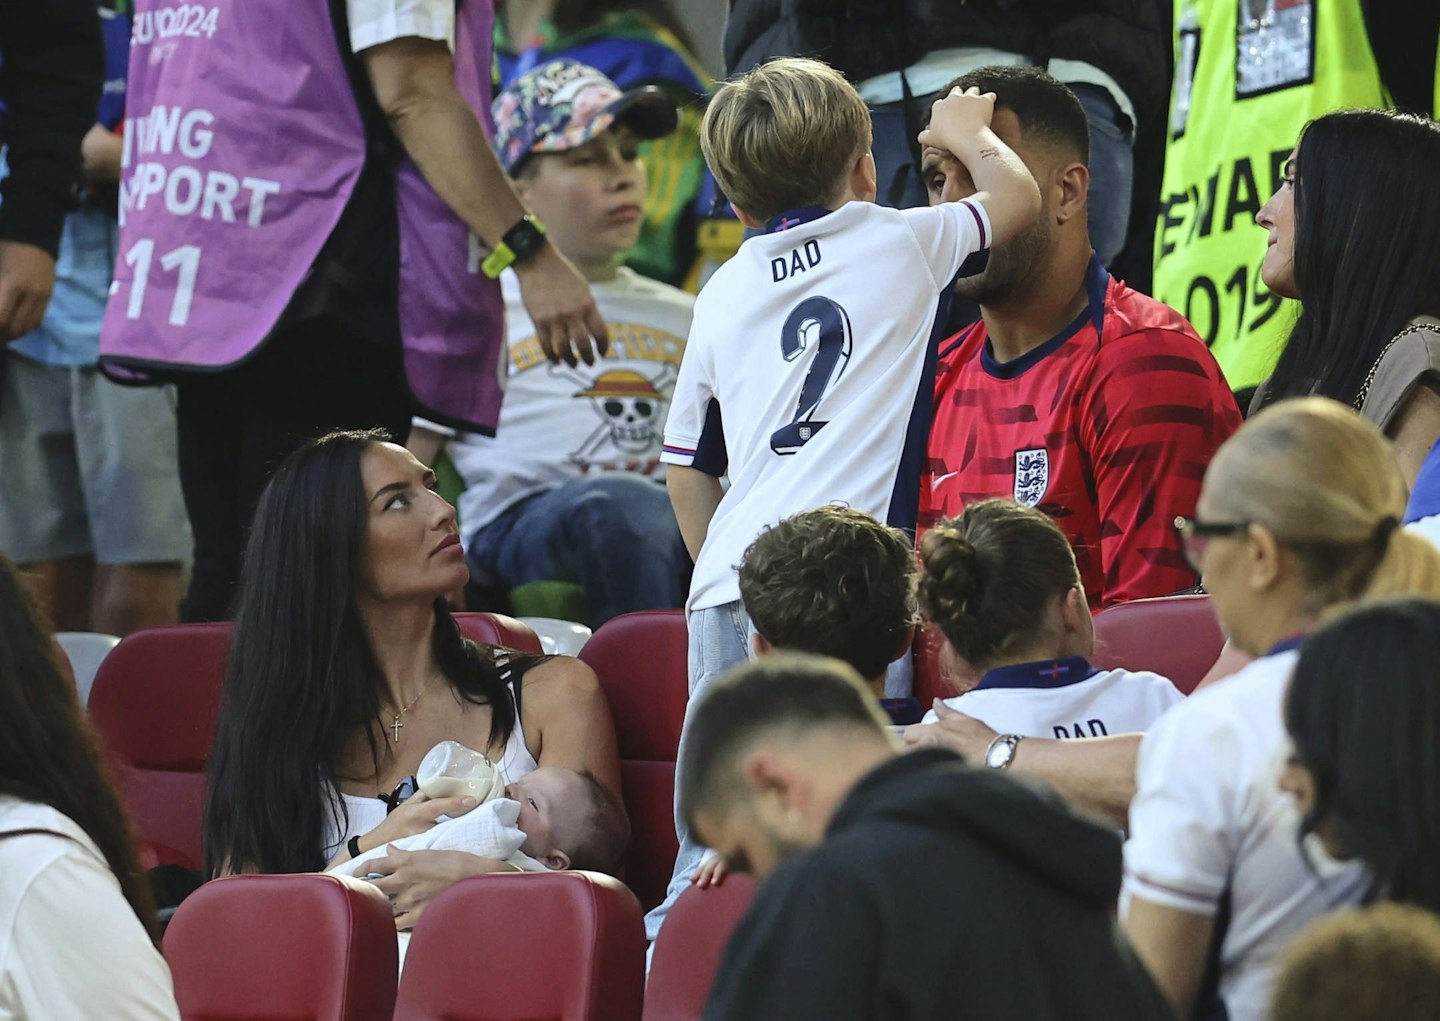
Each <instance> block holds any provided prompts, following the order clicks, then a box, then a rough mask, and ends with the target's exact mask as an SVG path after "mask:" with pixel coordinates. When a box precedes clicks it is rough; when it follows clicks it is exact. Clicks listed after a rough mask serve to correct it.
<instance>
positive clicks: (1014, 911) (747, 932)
mask: <svg viewBox="0 0 1440 1021" xmlns="http://www.w3.org/2000/svg"><path fill="white" fill-rule="evenodd" d="M1119 889H1120V840H1119V837H1118V835H1117V834H1116V833H1115V832H1114V831H1113V830H1109V829H1106V828H1105V827H1103V826H1100V825H1097V824H1095V823H1091V822H1087V821H1085V820H1083V819H1081V818H1080V817H1079V816H1077V815H1075V814H1074V813H1072V812H1071V811H1069V810H1068V809H1067V808H1066V807H1065V806H1064V805H1063V804H1062V803H1061V802H1060V801H1059V799H1058V798H1056V797H1055V796H1054V795H1053V794H1050V793H1048V792H1046V791H1043V790H1041V789H1040V788H1039V787H1037V786H1033V785H1031V784H1028V783H1025V782H1022V781H1018V780H1016V779H1014V778H1012V777H1010V776H1008V775H1005V774H1002V773H998V772H995V771H993V770H986V769H974V768H971V767H969V766H966V765H964V764H962V763H961V762H960V760H959V759H958V758H956V757H955V756H953V755H951V754H950V753H948V752H944V751H937V750H928V751H922V752H916V753H914V754H911V755H904V756H900V757H898V758H895V759H893V760H891V761H888V762H886V763H884V764H883V765H881V766H879V767H878V768H876V769H874V770H873V771H871V772H870V773H869V774H867V775H866V776H865V777H863V778H862V779H861V780H860V782H859V783H858V784H856V786H855V788H854V790H852V791H851V792H850V794H849V795H848V796H847V797H846V799H845V800H844V802H843V803H842V804H841V805H840V808H839V809H838V810H837V811H836V813H835V817H834V818H833V819H832V820H831V821H830V827H829V830H828V832H827V834H826V837H825V840H824V841H823V842H822V843H821V844H820V845H818V846H817V847H814V848H811V849H810V850H808V851H804V852H802V853H800V854H797V855H795V856H794V857H793V858H791V859H790V860H789V861H787V862H785V864H784V865H782V866H781V867H780V868H779V869H777V870H776V871H775V873H774V874H773V875H772V876H771V877H770V878H769V879H768V880H767V881H766V882H765V883H764V885H762V886H761V887H760V889H759V891H758V892H757V893H756V895H755V900H754V902H753V904H752V905H751V908H750V911H749V913H748V914H747V915H746V916H745V918H744V920H743V921H742V922H741V923H740V926H739V927H738V928H737V930H736V932H735V936H734V938H733V939H732V940H731V941H730V944H729V946H728V947H727V948H726V951H725V955H724V957H723V959H722V961H721V965H720V970H719V972H718V974H717V976H716V980H715V985H714V987H713V989H712V991H711V997H710V1002H709V1004H708V1005H707V1006H706V1010H705V1018H706V1021H764V1019H776V1021H780V1019H784V1021H804V1019H810V1018H813V1019H816V1021H820V1019H824V1021H841V1019H846V1018H856V1019H859V1018H866V1019H875V1021H882V1019H883V1021H890V1019H896V1021H899V1019H911V1018H914V1019H929V1018H934V1019H939V1018H946V1019H967V1018H974V1019H984V1021H1010V1019H1014V1021H1047V1019H1055V1021H1060V1019H1064V1021H1086V1019H1090V1018H1094V1019H1097V1021H1098V1019H1102V1018H1103V1019H1105V1021H1125V1019H1135V1021H1149V1019H1152V1018H1153V1019H1157V1021H1158V1019H1165V1018H1170V1017H1171V1014H1170V1012H1169V1010H1168V1008H1167V1007H1166V1006H1165V1004H1164V1001H1163V1000H1162V999H1161V997H1160V994H1159V992H1158V991H1157V990H1156V989H1155V987H1154V985H1153V984H1152V983H1151V982H1150V980H1149V978H1148V977H1147V976H1146V974H1145V972H1144V970H1143V968H1142V966H1141V964H1140V963H1139V961H1138V960H1137V959H1136V958H1135V955H1134V953H1133V952H1132V951H1131V950H1130V948H1129V946H1128V945H1127V944H1126V943H1125V941H1124V938H1123V937H1122V936H1121V935H1120V933H1119V930H1118V929H1117V927H1116V925H1115V922H1114V918H1113V911H1114V908H1115V901H1116V896H1117V895H1118V893H1119Z"/></svg>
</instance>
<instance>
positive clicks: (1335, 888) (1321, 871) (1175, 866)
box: [1121, 648, 1367, 1021]
mask: <svg viewBox="0 0 1440 1021" xmlns="http://www.w3.org/2000/svg"><path fill="white" fill-rule="evenodd" d="M1298 658H1299V653H1298V652H1296V651H1295V650H1294V649H1293V648H1290V649H1286V650H1284V651H1276V652H1273V653H1272V654H1270V655H1268V656H1264V657H1262V658H1260V659H1257V660H1255V662H1253V663H1251V664H1250V665H1249V666H1247V667H1245V668H1244V669H1243V670H1241V671H1239V672H1238V673H1236V674H1233V675H1231V676H1230V677H1227V678H1225V679H1224V680H1221V681H1217V682H1216V683H1215V684H1212V685H1209V686H1207V687H1205V688H1203V689H1201V690H1200V691H1197V692H1196V693H1195V694H1193V695H1191V696H1190V697H1189V698H1188V699H1186V700H1185V702H1184V703H1183V704H1181V705H1179V706H1176V707H1175V709H1174V710H1173V711H1172V712H1169V713H1167V714H1166V715H1165V716H1164V718H1163V719H1161V720H1160V721H1159V722H1158V723H1156V725H1155V726H1154V727H1153V728H1152V729H1151V730H1150V732H1149V733H1147V734H1146V735H1145V738H1144V740H1143V741H1142V742H1141V744H1140V757H1139V760H1138V762H1137V764H1136V770H1135V776H1136V785H1137V790H1136V793H1135V800H1134V801H1132V802H1131V803H1130V839H1129V840H1127V841H1126V843H1125V882H1124V886H1123V887H1122V890H1121V913H1122V915H1123V914H1124V913H1125V911H1126V909H1127V906H1128V903H1129V901H1130V900H1131V898H1134V897H1139V898H1141V899H1142V900H1146V901H1150V902H1151V903H1153V904H1158V905H1160V906H1162V907H1168V908H1174V909H1175V910H1177V911H1187V912H1190V913H1191V914H1197V915H1214V914H1216V912H1217V911H1218V910H1219V906H1220V904H1221V901H1222V900H1224V899H1226V898H1228V900H1229V903H1230V919H1229V924H1228V925H1227V926H1226V928H1225V932H1224V935H1223V939H1222V941H1221V943H1220V990H1219V991H1220V997H1221V999H1223V1000H1224V1002H1225V1008H1226V1011H1227V1012H1228V1015H1229V1017H1230V1019H1231V1021H1262V1019H1264V1018H1266V1017H1267V1016H1268V1007H1269V1000H1270V985H1271V981H1272V978H1273V975H1272V971H1273V966H1274V959H1275V955H1276V954H1277V953H1278V952H1279V951H1280V950H1281V949H1282V948H1283V947H1284V946H1285V944H1286V943H1288V942H1289V941H1290V939H1291V938H1292V937H1293V936H1294V935H1295V934H1296V933H1298V932H1299V931H1300V930H1301V929H1303V928H1305V925H1306V923H1308V922H1310V921H1311V920H1312V919H1314V918H1316V917H1317V916H1319V915H1322V914H1325V913H1326V912H1329V911H1334V910H1335V909H1336V908H1339V907H1343V906H1345V905H1347V904H1354V903H1358V902H1359V900H1360V898H1361V896H1362V894H1363V893H1364V891H1365V888H1366V886H1367V876H1366V871H1365V869H1364V868H1363V867H1362V866H1360V865H1356V864H1339V863H1336V862H1334V861H1332V860H1330V859H1328V858H1326V857H1325V856H1324V854H1323V852H1322V851H1321V850H1320V849H1319V844H1318V841H1310V842H1309V843H1308V844H1307V853H1308V856H1309V858H1310V862H1307V861H1306V860H1305V857H1304V856H1302V854H1301V851H1300V845H1299V833H1300V812H1299V810H1298V809H1297V808H1296V807H1295V799H1294V798H1292V797H1291V796H1290V795H1288V794H1285V793H1284V792H1282V791H1281V790H1280V788H1279V787H1278V786H1277V781H1278V779H1279V776H1280V769H1281V767H1282V765H1283V763H1284V760H1285V757H1286V755H1287V754H1288V752H1289V739H1288V738H1287V736H1286V734H1285V724H1284V717H1283V715H1282V710H1283V705H1284V700H1285V691H1286V689H1287V688H1288V687H1289V684H1290V675H1291V673H1292V672H1293V671H1294V669H1295V661H1296V660H1297V659H1298Z"/></svg>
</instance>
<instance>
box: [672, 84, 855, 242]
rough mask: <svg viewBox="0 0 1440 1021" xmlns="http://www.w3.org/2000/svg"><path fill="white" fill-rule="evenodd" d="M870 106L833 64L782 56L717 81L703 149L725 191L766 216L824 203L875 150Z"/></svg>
mask: <svg viewBox="0 0 1440 1021" xmlns="http://www.w3.org/2000/svg"><path fill="white" fill-rule="evenodd" d="M870 137H871V135H870V110H869V108H868V107H866V105H865V101H864V100H863V99H861V98H860V93H858V92H856V91H855V88H854V86H852V85H851V84H850V83H849V82H847V81H846V80H845V76H844V75H842V74H841V73H840V72H839V71H836V70H835V69H834V68H833V67H831V66H830V65H828V64H824V63H821V62H820V61H818V60H809V59H807V58H804V57H781V58H779V59H777V60H772V61H769V62H768V63H765V64H761V65H760V66H759V67H757V68H755V70H753V71H750V72H749V73H747V74H744V75H741V76H740V77H739V78H737V79H735V80H734V81H731V82H726V83H725V84H723V85H721V86H720V89H719V91H717V92H716V93H715V97H714V98H713V99H711V100H710V106H709V108H708V109H707V110H706V111H705V119H704V121H703V122H702V123H701V125H700V148H701V149H702V150H703V151H704V153H705V161H706V162H707V163H709V164H710V170H711V172H712V173H713V174H714V175H715V181H716V183H717V184H719V185H720V190H721V191H722V192H724V193H725V197H726V198H728V199H729V200H730V201H731V202H733V203H735V205H736V206H737V207H739V208H740V209H743V210H744V211H745V212H746V213H747V214H748V215H750V216H752V217H754V218H755V219H757V220H760V221H761V222H764V221H766V220H769V219H771V218H772V217H774V216H776V215H778V214H780V213H783V212H784V211H785V210H787V209H798V208H800V207H802V206H823V205H826V204H827V203H829V202H830V201H831V200H832V199H833V198H834V197H835V195H836V194H837V193H838V192H839V191H840V190H841V189H842V188H843V187H844V184H845V181H846V178H847V177H848V176H849V174H850V170H851V168H852V167H854V165H855V161H856V160H857V159H859V158H860V157H861V156H862V155H863V154H864V153H866V152H868V151H869V150H870Z"/></svg>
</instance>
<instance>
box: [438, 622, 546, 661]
mask: <svg viewBox="0 0 1440 1021" xmlns="http://www.w3.org/2000/svg"><path fill="white" fill-rule="evenodd" d="M455 623H456V624H458V625H459V626H460V633H461V634H462V635H464V636H465V637H466V638H468V639H470V640H471V641H472V642H480V643H481V644H482V645H500V646H503V647H505V648H507V649H514V650H515V651H516V652H532V653H534V654H536V655H537V656H538V655H539V654H540V653H542V652H544V651H545V650H544V649H542V648H541V647H540V637H539V636H538V635H537V634H535V632H534V631H532V630H530V626H529V625H528V624H526V623H524V622H523V621H520V620H516V619H515V618H514V617H507V616H505V614H503V613H457V614H455Z"/></svg>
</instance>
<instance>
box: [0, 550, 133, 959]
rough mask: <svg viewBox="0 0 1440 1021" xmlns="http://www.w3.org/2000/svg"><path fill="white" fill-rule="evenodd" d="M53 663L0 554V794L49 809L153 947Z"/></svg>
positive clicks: (122, 841) (71, 690)
mask: <svg viewBox="0 0 1440 1021" xmlns="http://www.w3.org/2000/svg"><path fill="white" fill-rule="evenodd" d="M60 655H63V653H61V652H60V650H59V647H58V646H57V645H56V644H55V643H54V641H53V640H52V639H51V638H50V636H49V634H48V632H47V630H46V628H45V627H44V625H43V622H42V617H41V614H40V612H39V610H38V609H37V608H36V607H35V605H34V603H33V602H32V601H31V600H30V597H29V596H28V594H27V593H26V592H25V589H24V588H23V586H22V585H21V584H20V578H19V575H18V573H17V572H16V570H15V565H14V564H12V563H11V562H10V560H9V559H8V558H7V557H6V556H5V555H4V554H3V553H0V704H3V705H4V706H5V708H6V715H7V717H8V720H7V722H6V724H5V734H4V737H3V738H0V794H6V795H9V796H10V797H13V798H19V799H20V800H22V801H32V802H36V803H38V804H42V805H49V806H50V807H51V808H53V809H55V810H56V811H57V812H60V813H61V814H63V815H65V816H66V817H68V818H69V819H70V820H71V821H72V822H73V823H75V824H76V825H77V826H79V827H80V828H81V829H82V830H84V831H85V833H86V835H88V836H89V837H90V839H91V840H93V841H94V842H95V846H96V847H98V848H99V849H100V853H101V854H102V855H104V856H105V862H106V864H107V865H109V866H110V871H111V872H113V873H115V878H116V879H117V880H118V881H119V883H120V892H121V893H122V894H123V895H124V897H125V900H126V901H128V902H129V904H130V908H131V910H133V911H134V912H135V916H136V917H137V918H139V919H140V924H142V925H143V926H145V930H146V931H147V932H148V933H149V934H150V937H151V938H152V939H154V938H155V936H156V935H157V933H158V932H159V929H158V928H157V926H156V922H155V902H154V899H153V898H152V896H151V893H150V885H149V883H148V881H147V880H146V877H145V874H144V873H143V872H142V871H141V869H140V865H139V862H138V861H137V859H136V855H135V845H134V843H133V841H132V838H131V834H130V827H129V825H128V823H127V821H126V819H125V813H124V810H123V809H121V807H120V798H119V797H118V796H117V795H116V793H115V787H114V785H113V784H112V782H111V779H110V771H109V769H108V768H107V767H106V763H105V758H104V756H103V755H102V754H101V751H100V742H99V739H98V738H97V737H96V736H95V733H94V732H93V731H92V730H91V729H90V724H89V722H88V721H86V719H85V713H84V710H83V709H82V708H81V707H80V698H79V696H78V695H77V694H76V692H75V685H74V684H73V683H72V682H71V680H70V679H69V678H68V677H66V676H65V674H64V673H62V672H61V670H60V666H59V663H58V661H57V659H56V657H57V656H60ZM22 938H23V937H22Z"/></svg>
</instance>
